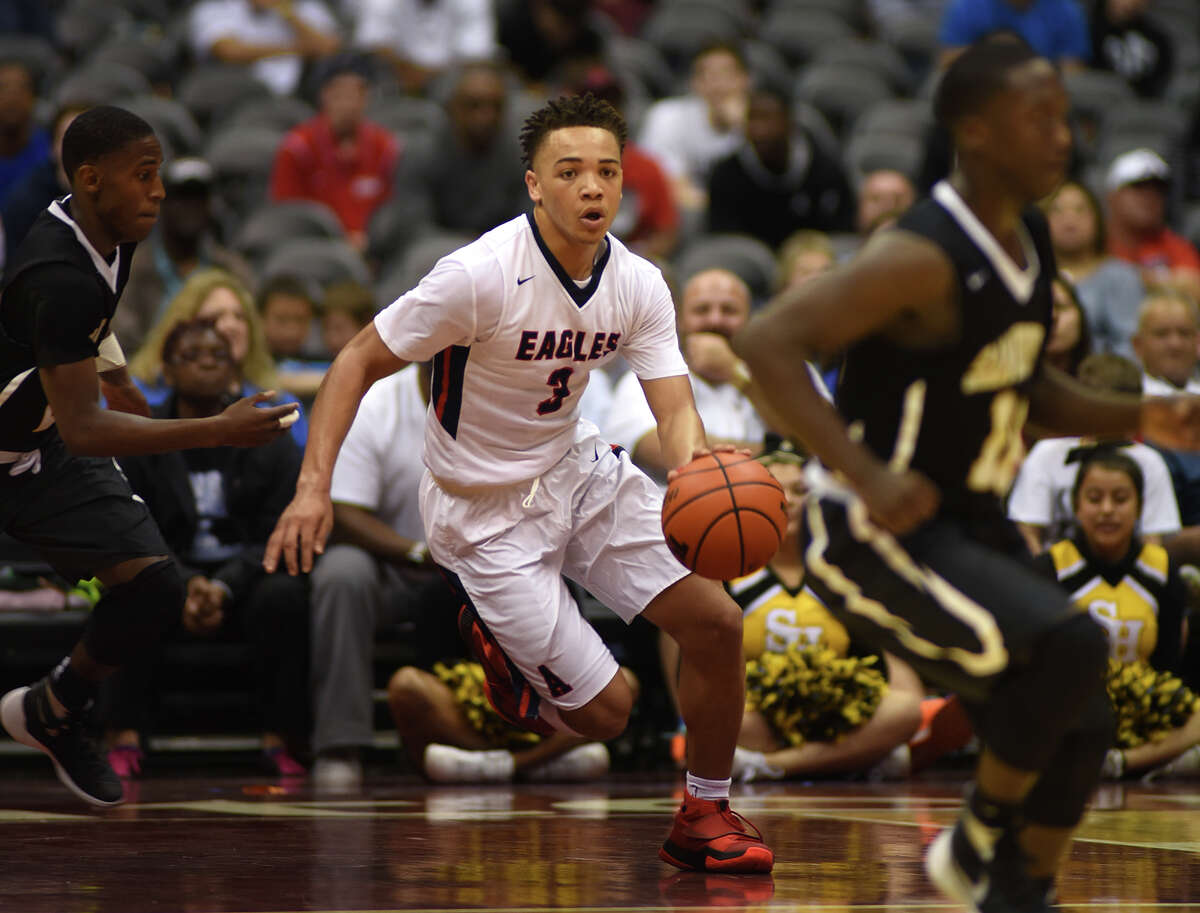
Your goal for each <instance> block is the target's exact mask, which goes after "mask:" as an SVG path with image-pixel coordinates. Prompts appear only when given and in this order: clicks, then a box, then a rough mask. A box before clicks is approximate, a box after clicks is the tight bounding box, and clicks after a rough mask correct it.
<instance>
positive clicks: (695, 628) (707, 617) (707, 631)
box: [671, 593, 742, 661]
mask: <svg viewBox="0 0 1200 913" xmlns="http://www.w3.org/2000/svg"><path fill="white" fill-rule="evenodd" d="M720 597H724V598H720ZM671 636H672V637H674V638H675V640H676V642H678V644H679V649H680V650H681V651H682V652H683V653H684V654H685V655H687V654H689V653H690V654H692V655H693V656H697V655H700V656H706V655H714V656H716V655H722V654H727V653H732V652H736V653H737V656H738V658H739V661H740V658H741V654H742V610H741V607H740V606H738V604H737V603H736V602H734V601H733V600H732V599H730V598H729V597H728V596H726V595H725V594H724V593H720V594H719V597H714V598H713V599H711V600H706V601H705V602H704V603H703V604H701V605H698V606H697V607H696V611H695V614H694V615H693V616H692V617H691V619H689V622H688V623H687V624H686V625H684V626H683V627H682V628H681V629H680V630H679V631H677V632H672V634H671Z"/></svg>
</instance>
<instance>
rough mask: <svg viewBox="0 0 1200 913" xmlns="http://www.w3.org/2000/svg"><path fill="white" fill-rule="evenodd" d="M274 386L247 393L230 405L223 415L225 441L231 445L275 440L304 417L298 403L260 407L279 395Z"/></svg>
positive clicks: (256, 443)
mask: <svg viewBox="0 0 1200 913" xmlns="http://www.w3.org/2000/svg"><path fill="white" fill-rule="evenodd" d="M275 396H276V394H275V391H274V390H264V391H263V392H262V393H255V394H254V395H253V396H243V397H242V398H241V399H239V400H238V401H237V402H236V403H233V404H232V405H230V406H228V407H227V408H226V409H225V411H224V412H222V413H221V415H220V416H219V417H220V419H221V443H222V444H225V445H226V446H231V447H258V446H259V445H260V444H266V443H268V442H270V441H273V440H274V439H275V438H277V437H279V435H281V434H283V432H284V431H286V430H287V428H288V426H289V425H291V424H292V423H294V422H295V421H296V419H297V418H299V417H300V415H299V413H298V412H297V411H296V410H298V409H299V408H300V407H299V406H298V405H296V404H295V403H285V404H284V405H282V406H266V407H260V406H259V403H269V402H271V400H273V399H275Z"/></svg>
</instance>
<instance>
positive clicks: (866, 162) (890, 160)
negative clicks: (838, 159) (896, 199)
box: [842, 133, 925, 182]
mask: <svg viewBox="0 0 1200 913" xmlns="http://www.w3.org/2000/svg"><path fill="white" fill-rule="evenodd" d="M924 155H925V141H924V140H923V139H922V138H920V137H916V136H906V135H904V134H900V133H865V134H861V135H859V136H854V137H851V139H850V140H849V141H848V142H847V143H846V148H845V151H844V153H843V155H842V164H843V167H845V169H846V174H847V177H848V178H849V179H850V180H851V182H857V181H858V180H859V179H860V178H862V177H863V176H864V175H866V174H869V173H870V172H872V171H878V170H880V169H888V170H890V171H899V172H900V173H901V174H906V175H908V176H909V177H910V178H913V179H914V180H915V179H916V176H917V173H918V172H919V171H920V169H921V160H922V158H923V157H924Z"/></svg>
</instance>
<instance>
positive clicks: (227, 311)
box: [196, 288, 250, 365]
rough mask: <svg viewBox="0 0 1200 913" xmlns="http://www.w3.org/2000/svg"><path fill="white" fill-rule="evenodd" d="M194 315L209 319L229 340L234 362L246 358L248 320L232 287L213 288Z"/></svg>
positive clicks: (248, 347)
mask: <svg viewBox="0 0 1200 913" xmlns="http://www.w3.org/2000/svg"><path fill="white" fill-rule="evenodd" d="M196 316H197V317H198V318H200V319H202V320H211V321H212V322H213V323H214V324H215V325H216V327H217V330H218V331H219V332H220V334H221V335H222V336H224V337H225V338H226V339H228V340H229V350H230V351H231V352H232V353H233V360H234V363H235V364H239V365H240V364H241V363H242V362H243V361H245V360H246V355H247V353H249V351H250V320H249V318H247V317H246V311H245V310H244V309H243V308H242V301H241V299H240V298H238V296H237V295H236V294H234V291H233V289H230V288H215V289H213V290H212V291H211V292H209V293H208V297H207V298H205V299H204V303H203V304H201V305H200V309H199V310H198V311H196Z"/></svg>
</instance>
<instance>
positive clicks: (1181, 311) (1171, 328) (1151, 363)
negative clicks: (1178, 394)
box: [1133, 298, 1198, 387]
mask: <svg viewBox="0 0 1200 913" xmlns="http://www.w3.org/2000/svg"><path fill="white" fill-rule="evenodd" d="M1197 338H1198V333H1197V328H1196V321H1195V319H1194V318H1193V317H1192V313H1191V310H1190V309H1189V308H1188V306H1187V305H1186V304H1184V303H1183V302H1182V301H1175V300H1173V299H1171V298H1160V299H1158V300H1156V301H1154V302H1152V303H1151V304H1150V305H1148V306H1147V307H1146V309H1145V312H1144V313H1143V316H1142V322H1141V325H1140V326H1139V327H1138V331H1137V334H1136V335H1135V336H1134V337H1133V348H1134V350H1135V351H1136V352H1137V356H1138V358H1139V359H1140V360H1141V362H1142V367H1144V368H1145V369H1146V373H1147V374H1149V375H1151V376H1152V377H1162V378H1165V379H1167V380H1169V381H1170V382H1171V383H1173V384H1174V385H1175V386H1177V387H1183V386H1184V385H1185V384H1186V383H1187V382H1188V379H1189V378H1190V377H1191V376H1192V374H1193V372H1194V371H1195V370H1196V362H1197V358H1198V356H1197V352H1196V343H1197Z"/></svg>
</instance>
